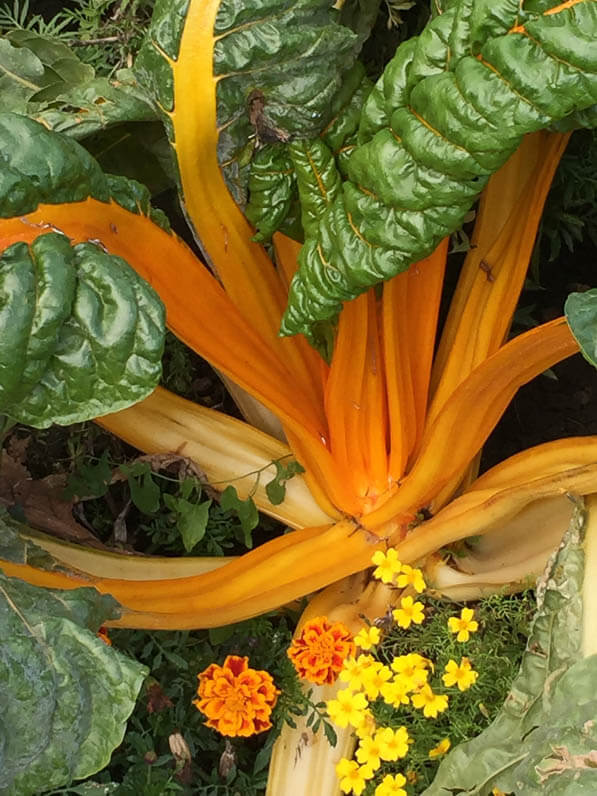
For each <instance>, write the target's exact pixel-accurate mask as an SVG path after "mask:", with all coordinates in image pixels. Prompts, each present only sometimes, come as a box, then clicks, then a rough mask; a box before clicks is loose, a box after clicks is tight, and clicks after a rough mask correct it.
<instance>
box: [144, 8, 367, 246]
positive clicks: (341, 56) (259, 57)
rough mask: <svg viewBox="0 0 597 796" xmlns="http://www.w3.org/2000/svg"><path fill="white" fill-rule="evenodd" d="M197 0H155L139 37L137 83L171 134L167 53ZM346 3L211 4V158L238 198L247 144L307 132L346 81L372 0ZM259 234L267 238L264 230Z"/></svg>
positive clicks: (249, 151) (243, 195)
mask: <svg viewBox="0 0 597 796" xmlns="http://www.w3.org/2000/svg"><path fill="white" fill-rule="evenodd" d="M197 2H198V0H191V2H189V0H175V2H172V0H157V2H156V5H155V9H154V14H153V19H152V25H151V29H150V33H149V36H148V40H147V43H146V45H145V46H144V47H143V48H142V49H141V52H140V53H139V56H138V58H137V61H136V62H135V72H136V74H137V75H138V76H139V80H140V82H141V83H142V84H143V85H144V86H146V88H147V90H148V92H149V93H150V94H151V96H152V97H154V98H155V101H156V103H157V104H158V105H159V106H160V107H161V108H162V109H164V111H165V114H164V115H165V119H164V120H165V123H166V126H167V127H168V128H169V135H170V138H171V139H172V137H173V136H172V132H173V131H172V129H171V120H170V119H169V118H168V113H169V112H170V111H172V110H173V108H174V92H173V74H172V68H171V62H170V60H169V59H171V60H172V61H176V59H177V56H178V49H179V45H180V40H181V36H182V34H183V30H184V27H185V23H186V20H187V17H189V16H191V15H192V13H193V11H194V10H195V9H194V6H193V4H194V3H197ZM350 5H351V6H352V7H353V8H352V10H353V11H354V13H353V14H352V16H350V15H347V14H342V13H341V12H339V11H337V10H336V9H335V8H333V7H331V6H330V3H329V2H328V0H298V1H297V2H290V0H283V2H279V0H275V1H273V0H253V2H251V3H238V2H237V1H236V0H221V2H220V3H219V6H218V10H217V16H216V20H215V28H214V31H213V33H214V37H216V41H215V49H214V58H213V78H214V79H215V80H216V81H217V84H216V91H217V128H218V144H217V147H218V159H219V161H220V164H221V167H222V170H223V173H224V177H225V179H226V182H227V185H228V187H229V189H230V190H231V192H232V194H233V196H234V198H235V199H236V201H237V202H238V203H239V204H240V205H241V206H243V207H244V206H245V204H246V201H247V184H248V179H249V162H250V160H251V156H252V155H253V152H254V150H255V151H258V150H259V148H260V147H261V146H262V145H268V144H276V143H281V142H282V143H283V142H288V141H290V140H294V139H295V138H307V139H308V138H314V137H315V136H318V135H319V134H320V132H321V131H322V130H323V129H324V127H325V126H326V125H327V124H328V123H329V121H330V119H331V118H332V115H333V102H334V99H335V97H336V95H337V93H338V92H340V91H341V90H342V86H343V84H344V82H345V81H346V80H347V79H350V78H349V75H350V74H351V71H352V70H353V68H354V64H355V59H356V57H357V55H358V52H359V50H360V48H361V46H362V43H363V40H364V39H365V38H366V36H367V34H368V32H369V30H370V28H371V26H372V25H373V22H374V20H375V16H376V13H377V8H378V7H379V0H371V2H368V3H366V4H364V5H363V7H361V4H360V3H359V4H355V3H354V2H352V3H351V4H350ZM357 5H358V8H357ZM189 9H190V10H189ZM359 12H360V13H359ZM344 22H346V24H344ZM352 27H354V28H355V29H354V30H353V29H352ZM164 55H165V56H166V57H164ZM202 79H208V78H207V77H206V76H202ZM259 168H260V167H259V166H258V169H257V170H258V172H259ZM258 179H259V177H258ZM276 200H279V196H278V195H277V194H276ZM257 204H259V202H257ZM255 212H256V210H255V209H253V210H251V213H252V214H254V213H255ZM278 212H279V213H280V212H281V208H278ZM263 234H264V239H267V235H268V234H270V233H269V231H266V232H264V233H263Z"/></svg>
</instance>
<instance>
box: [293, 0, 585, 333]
mask: <svg viewBox="0 0 597 796" xmlns="http://www.w3.org/2000/svg"><path fill="white" fill-rule="evenodd" d="M550 5H551V4H550ZM545 10H546V8H545V7H544V4H543V5H541V6H540V7H539V9H536V8H535V7H533V8H532V9H531V10H522V11H521V9H520V5H519V4H518V3H512V2H510V1H509V0H502V2H499V3H497V4H496V3H495V2H492V3H488V2H486V1H485V0H473V2H471V0H460V2H452V3H450V4H449V5H448V6H447V7H446V8H445V9H444V10H443V13H441V14H439V15H438V16H436V17H435V18H434V19H433V20H432V21H431V22H430V23H429V24H428V25H427V27H426V28H425V30H424V31H423V33H422V34H421V35H420V36H418V37H415V38H413V39H409V40H408V41H407V42H405V43H404V44H403V45H401V46H400V47H399V48H398V50H397V52H396V55H395V57H394V58H393V60H392V61H391V62H390V64H389V65H388V66H387V67H386V69H385V71H384V74H383V75H382V77H381V78H380V80H379V82H378V83H377V85H376V87H375V89H374V90H373V92H372V93H371V95H370V96H369V99H368V101H367V102H366V104H365V106H364V108H363V113H362V115H361V122H360V129H359V136H358V143H359V145H358V146H357V147H356V148H355V149H354V150H353V152H352V153H351V155H350V159H349V162H348V165H347V174H348V179H347V180H346V181H345V182H344V183H343V185H342V192H341V193H340V194H339V195H338V197H337V198H336V200H335V201H334V202H333V203H332V204H331V206H330V208H329V209H328V210H327V212H326V214H325V216H324V217H323V218H322V219H321V222H320V224H319V226H318V232H317V234H316V235H314V236H310V237H308V238H307V241H306V243H305V246H304V248H303V250H302V252H301V256H300V266H301V267H300V269H299V272H298V273H297V274H296V276H295V278H294V280H293V283H292V286H291V291H290V296H289V306H288V309H287V312H286V315H285V316H284V320H283V323H282V332H283V333H285V334H294V333H297V332H303V333H305V334H309V333H310V331H311V326H312V324H313V322H314V321H317V320H326V319H329V318H332V317H333V316H335V315H336V314H337V313H338V312H339V311H340V308H341V303H342V302H343V301H346V300H348V299H351V298H354V296H356V295H358V294H359V293H362V292H363V291H364V290H366V289H367V288H368V287H370V286H371V285H373V284H376V283H377V282H379V281H382V280H384V279H388V278H390V277H391V276H394V275H395V274H397V273H399V272H400V271H402V270H404V269H405V268H407V267H408V266H409V265H410V263H412V262H415V261H416V260H419V259H421V258H422V257H424V256H426V255H427V254H429V253H430V252H431V251H432V250H433V249H434V248H435V246H436V245H437V244H438V243H439V241H440V240H441V239H442V238H443V237H445V236H446V235H447V234H449V233H450V232H452V231H453V230H454V229H456V228H457V227H458V226H460V225H461V224H462V222H463V219H464V217H465V215H466V213H467V211H468V209H469V208H470V206H471V204H472V202H473V201H474V199H475V197H476V196H477V195H478V194H479V192H480V191H481V189H482V188H483V187H484V186H485V184H486V182H487V179H488V178H489V176H490V175H491V174H492V173H493V172H494V171H496V170H497V169H498V168H499V167H500V166H501V165H502V164H503V163H504V162H505V161H506V160H507V158H508V157H509V156H510V154H511V153H512V152H513V151H514V150H515V149H516V148H517V146H518V145H519V143H520V140H521V138H522V136H523V135H524V134H525V133H528V132H532V131H535V130H539V129H541V128H543V127H546V126H547V125H549V124H551V123H553V122H555V121H557V120H559V119H563V118H564V117H568V116H570V115H571V114H573V113H574V112H575V111H577V110H582V109H584V108H588V107H590V106H592V105H594V104H595V103H596V101H597V79H596V78H595V74H596V65H597V62H596V58H597V55H596V51H595V48H594V46H593V43H594V38H595V32H596V31H597V8H596V7H595V4H594V3H593V2H590V0H582V1H581V2H579V3H576V4H574V6H573V7H569V8H563V9H562V10H560V11H559V12H558V13H556V14H548V15H546V14H544V11H545ZM517 26H518V27H517Z"/></svg>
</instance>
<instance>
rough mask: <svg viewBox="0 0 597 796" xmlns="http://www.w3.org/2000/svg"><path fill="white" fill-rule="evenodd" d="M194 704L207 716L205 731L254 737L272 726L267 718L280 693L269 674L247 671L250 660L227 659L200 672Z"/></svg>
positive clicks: (236, 656)
mask: <svg viewBox="0 0 597 796" xmlns="http://www.w3.org/2000/svg"><path fill="white" fill-rule="evenodd" d="M197 677H198V678H199V687H198V688H197V694H198V696H199V699H194V700H193V704H194V705H195V707H196V708H197V709H198V710H200V711H201V712H202V713H205V715H206V716H207V721H206V722H205V724H206V726H207V727H212V728H213V729H214V730H217V731H218V732H219V733H220V734H221V735H229V736H231V737H234V736H237V735H242V736H245V737H246V736H249V735H255V734H256V733H258V732H263V731H264V730H269V728H270V727H271V726H272V723H271V721H270V715H271V712H272V708H273V707H274V705H275V704H276V701H277V699H278V694H279V693H280V691H279V690H278V689H277V688H276V686H275V685H274V681H273V680H272V676H271V674H269V673H268V672H264V671H257V670H256V669H250V668H249V659H248V658H246V657H244V658H241V657H240V656H238V655H228V657H227V658H226V660H225V661H224V665H223V666H219V665H218V664H217V663H212V664H210V666H208V667H207V669H205V670H204V671H203V672H200V673H199V674H198V675H197Z"/></svg>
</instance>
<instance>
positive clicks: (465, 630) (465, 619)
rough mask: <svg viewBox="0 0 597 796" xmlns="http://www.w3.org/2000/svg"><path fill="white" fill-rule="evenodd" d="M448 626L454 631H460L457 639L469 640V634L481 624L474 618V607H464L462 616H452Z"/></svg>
mask: <svg viewBox="0 0 597 796" xmlns="http://www.w3.org/2000/svg"><path fill="white" fill-rule="evenodd" d="M448 627H449V628H450V630H451V631H452V633H458V635H457V636H456V641H468V639H469V635H470V634H471V633H474V632H475V630H477V628H478V627H479V625H478V623H477V622H475V620H474V619H473V609H472V608H463V609H462V611H461V612H460V616H451V617H450V618H449V619H448Z"/></svg>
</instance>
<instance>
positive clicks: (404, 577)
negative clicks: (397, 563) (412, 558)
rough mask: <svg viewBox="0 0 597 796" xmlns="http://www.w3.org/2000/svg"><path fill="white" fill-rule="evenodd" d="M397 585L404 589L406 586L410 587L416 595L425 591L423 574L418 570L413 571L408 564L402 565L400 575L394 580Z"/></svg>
mask: <svg viewBox="0 0 597 796" xmlns="http://www.w3.org/2000/svg"><path fill="white" fill-rule="evenodd" d="M396 583H397V585H398V586H399V587H400V588H401V589H404V588H406V587H407V586H412V587H413V588H414V590H415V591H416V592H417V594H420V593H421V592H422V591H425V587H426V584H425V579H424V578H423V573H422V572H421V570H420V569H413V568H412V567H411V566H409V565H408V564H403V565H402V569H401V570H400V574H399V575H398V578H397V579H396Z"/></svg>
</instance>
